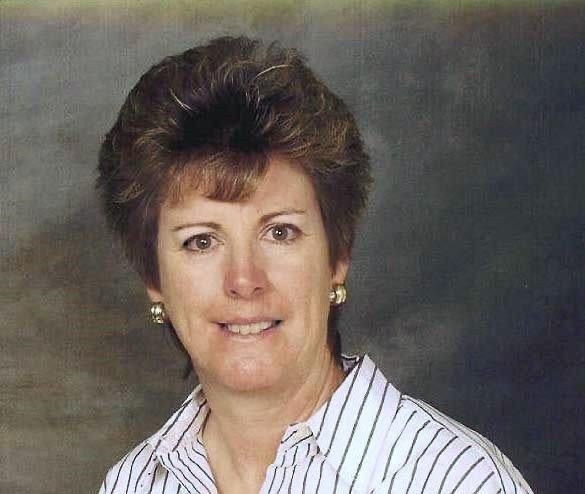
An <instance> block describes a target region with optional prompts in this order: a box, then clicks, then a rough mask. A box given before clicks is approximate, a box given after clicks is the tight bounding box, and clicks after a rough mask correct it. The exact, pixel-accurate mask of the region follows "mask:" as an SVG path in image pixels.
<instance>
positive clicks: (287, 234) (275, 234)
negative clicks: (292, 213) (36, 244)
mask: <svg viewBox="0 0 585 494" xmlns="http://www.w3.org/2000/svg"><path fill="white" fill-rule="evenodd" d="M299 234H300V230H299V229H298V228H297V227H296V226H294V225H288V224H284V223H279V224H278V225H274V226H271V227H270V229H269V230H268V235H269V236H270V240H274V241H276V242H281V243H288V242H292V241H293V240H295V239H296V238H297V237H298V236H299Z"/></svg>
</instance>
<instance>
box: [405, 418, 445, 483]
mask: <svg viewBox="0 0 585 494" xmlns="http://www.w3.org/2000/svg"><path fill="white" fill-rule="evenodd" d="M444 430H445V429H444V428H443V427H441V428H440V429H437V432H435V435H434V436H433V438H432V439H431V440H430V441H429V444H427V446H426V448H425V449H424V450H423V451H422V453H421V454H420V455H418V458H417V459H416V461H415V462H414V468H413V469H412V475H411V476H410V482H408V487H407V489H406V494H408V491H409V490H410V487H411V485H412V481H413V480H414V477H415V475H416V470H417V468H418V463H419V461H420V459H421V458H422V457H423V456H424V455H425V454H426V452H427V451H428V449H429V448H430V447H431V444H433V442H435V439H437V436H438V435H439V433H440V432H441V431H444Z"/></svg>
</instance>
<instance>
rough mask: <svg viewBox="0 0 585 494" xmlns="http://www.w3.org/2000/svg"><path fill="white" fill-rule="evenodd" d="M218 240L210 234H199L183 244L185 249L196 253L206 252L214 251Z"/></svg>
mask: <svg viewBox="0 0 585 494" xmlns="http://www.w3.org/2000/svg"><path fill="white" fill-rule="evenodd" d="M216 242H217V240H216V239H215V238H213V236H212V235H210V234H209V233H199V234H197V235H193V236H192V237H189V238H188V239H187V240H185V241H184V242H183V247H185V248H186V249H188V250H192V251H194V252H201V253H202V252H204V251H208V250H210V249H212V248H213V247H214V246H215V243H216Z"/></svg>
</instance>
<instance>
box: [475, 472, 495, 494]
mask: <svg viewBox="0 0 585 494" xmlns="http://www.w3.org/2000/svg"><path fill="white" fill-rule="evenodd" d="M493 476H494V472H490V474H489V475H488V476H487V477H486V478H485V479H483V480H482V481H481V484H479V485H478V486H477V489H475V490H474V491H473V494H478V492H479V491H481V488H482V487H483V486H484V485H485V483H486V482H487V481H488V480H489V479H491V478H492V477H493Z"/></svg>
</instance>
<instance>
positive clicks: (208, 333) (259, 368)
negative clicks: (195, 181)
mask: <svg viewBox="0 0 585 494" xmlns="http://www.w3.org/2000/svg"><path fill="white" fill-rule="evenodd" d="M158 262H159V271H160V289H153V288H149V289H148V292H149V296H150V298H151V299H152V300H153V301H162V302H164V304H165V306H166V310H167V314H168V316H169V318H170V320H171V321H172V322H173V325H174V327H175V329H176V330H177V334H178V336H179V338H180V339H181V341H182V343H183V345H184V346H185V348H186V349H187V351H188V352H189V354H190V356H191V359H192V361H193V366H194V368H195V370H196V372H197V374H198V376H199V378H200V380H201V382H202V383H204V384H206V385H208V386H216V387H226V388H229V389H231V390H234V391H235V390H239V391H253V390H257V391H260V390H279V389H280V390H286V389H287V388H290V387H294V386H298V385H300V384H301V383H302V382H303V381H304V380H305V379H307V377H308V376H309V375H311V373H315V372H321V371H323V370H324V367H326V366H329V365H330V364H331V356H330V352H329V349H328V346H327V317H328V313H329V291H330V290H331V287H332V285H333V284H334V283H342V282H343V281H344V279H345V275H346V273H347V267H348V266H347V262H345V261H341V262H339V263H338V265H337V266H336V268H335V269H334V270H332V269H331V267H330V263H329V257H328V244H327V238H326V234H325V229H324V225H323V221H322V218H321V213H320V209H319V205H318V202H317V199H316V197H315V191H314V189H313V186H312V184H311V182H310V180H309V178H308V177H307V176H306V175H305V173H304V172H303V171H302V170H301V169H300V168H299V167H297V166H295V165H294V164H290V163H288V162H286V161H282V160H278V159H274V160H272V161H271V162H270V165H269V167H268V170H267V173H266V175H265V177H264V178H263V180H262V181H261V182H260V184H259V186H258V188H257V189H256V191H255V193H254V194H253V195H252V196H251V197H250V198H249V199H248V200H246V201H244V202H222V201H217V200H212V199H208V198H206V197H204V196H202V195H201V194H199V193H198V192H196V191H193V192H192V193H191V194H190V195H189V194H187V195H185V197H184V199H183V200H182V202H180V203H179V204H177V205H172V206H171V205H169V204H165V205H163V207H162V209H161V213H160V218H159V225H158Z"/></svg>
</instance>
